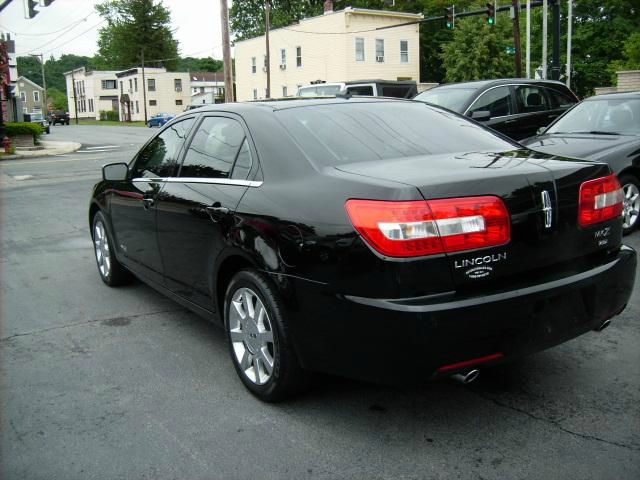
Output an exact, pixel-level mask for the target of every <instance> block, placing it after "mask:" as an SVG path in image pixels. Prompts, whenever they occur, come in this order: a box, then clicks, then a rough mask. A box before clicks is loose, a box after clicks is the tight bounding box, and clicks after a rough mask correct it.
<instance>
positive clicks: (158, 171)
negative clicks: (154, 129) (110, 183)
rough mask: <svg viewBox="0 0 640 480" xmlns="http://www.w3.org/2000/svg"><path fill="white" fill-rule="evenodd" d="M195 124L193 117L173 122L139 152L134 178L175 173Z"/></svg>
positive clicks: (133, 173) (132, 172)
mask: <svg viewBox="0 0 640 480" xmlns="http://www.w3.org/2000/svg"><path fill="white" fill-rule="evenodd" d="M192 124H193V118H187V119H185V120H182V121H179V122H175V123H172V124H171V126H169V127H167V128H166V129H165V130H163V131H162V132H161V133H160V134H159V135H158V136H156V137H155V138H154V139H153V140H151V142H150V143H149V144H148V145H147V146H146V147H145V148H144V149H143V150H142V151H141V152H140V153H139V154H138V157H137V158H136V161H135V163H134V165H133V168H132V170H131V175H132V178H154V177H161V178H162V177H170V176H172V175H174V173H175V167H176V165H177V161H178V155H179V153H180V150H181V149H182V145H183V144H184V140H185V138H186V137H187V134H188V133H189V129H190V128H191V125H192Z"/></svg>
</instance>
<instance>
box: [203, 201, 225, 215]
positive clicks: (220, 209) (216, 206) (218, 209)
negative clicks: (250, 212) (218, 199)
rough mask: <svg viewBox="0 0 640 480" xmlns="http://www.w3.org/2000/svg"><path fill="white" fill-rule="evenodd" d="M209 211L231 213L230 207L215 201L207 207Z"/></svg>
mask: <svg viewBox="0 0 640 480" xmlns="http://www.w3.org/2000/svg"><path fill="white" fill-rule="evenodd" d="M207 212H209V213H222V214H226V213H229V209H228V208H227V207H223V206H222V205H220V204H219V203H217V204H215V203H214V204H213V205H212V206H211V207H207Z"/></svg>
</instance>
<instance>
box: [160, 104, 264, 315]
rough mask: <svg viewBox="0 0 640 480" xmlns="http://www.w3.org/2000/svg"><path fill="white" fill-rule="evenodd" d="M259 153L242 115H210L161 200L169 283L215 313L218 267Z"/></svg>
mask: <svg viewBox="0 0 640 480" xmlns="http://www.w3.org/2000/svg"><path fill="white" fill-rule="evenodd" d="M253 158H255V153H254V151H253V147H252V146H251V145H250V143H249V141H248V139H247V135H246V130H245V127H244V126H243V124H242V123H241V122H240V121H239V119H236V118H232V117H225V116H213V115H212V116H206V117H204V118H203V120H202V122H201V123H200V125H199V126H198V127H197V129H196V131H195V133H194V134H193V136H192V140H191V143H190V145H189V146H188V148H187V149H186V152H185V155H184V160H183V162H182V166H181V168H180V172H179V174H178V176H177V177H175V178H171V179H169V181H167V182H166V184H165V187H164V189H163V190H162V192H161V194H160V196H159V198H158V204H157V208H158V242H159V244H160V251H161V254H162V259H163V262H164V266H165V281H166V285H167V287H168V288H169V289H170V290H172V291H173V292H175V293H177V294H178V295H180V296H182V297H183V298H185V299H187V300H189V301H191V302H193V303H195V304H197V305H199V306H200V307H202V308H205V309H207V310H210V311H215V296H214V295H215V268H214V265H215V264H216V259H217V257H218V255H220V253H221V252H222V251H223V250H224V248H225V246H226V245H227V243H228V241H229V235H230V232H231V231H232V229H233V226H234V222H235V221H236V220H235V217H234V211H235V209H236V207H237V206H238V204H239V203H240V199H241V198H242V196H243V195H244V193H245V191H246V190H247V188H249V185H252V184H253V182H249V181H248V180H247V179H248V178H249V176H250V173H251V172H252V171H253V170H252V165H253Z"/></svg>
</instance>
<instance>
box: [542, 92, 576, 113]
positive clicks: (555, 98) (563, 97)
mask: <svg viewBox="0 0 640 480" xmlns="http://www.w3.org/2000/svg"><path fill="white" fill-rule="evenodd" d="M547 93H548V94H549V97H550V98H551V107H552V108H569V107H573V106H574V105H575V104H576V103H578V101H577V100H576V99H575V98H573V97H571V96H569V95H568V94H566V93H562V92H559V91H558V90H555V89H553V88H547Z"/></svg>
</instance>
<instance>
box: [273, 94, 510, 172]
mask: <svg viewBox="0 0 640 480" xmlns="http://www.w3.org/2000/svg"><path fill="white" fill-rule="evenodd" d="M276 115H278V118H280V120H281V121H282V123H283V124H284V127H285V129H286V131H287V132H289V134H290V135H291V137H292V139H293V140H294V141H295V142H297V144H298V145H299V147H300V149H301V150H303V151H304V152H305V153H306V154H307V155H308V157H309V158H310V159H311V160H312V161H313V162H314V163H317V164H319V165H340V164H343V163H350V162H362V161H368V160H378V159H388V158H401V157H412V156H418V155H437V154H449V153H453V152H468V151H478V150H491V151H505V150H512V149H513V148H514V145H512V144H510V143H508V142H506V141H504V140H501V139H500V138H498V137H496V136H495V135H494V134H492V133H490V132H488V131H487V130H485V129H484V128H482V127H480V126H477V125H475V124H473V123H471V122H469V121H468V120H466V119H464V118H462V117H460V116H458V115H455V114H453V113H450V112H446V111H444V110H440V109H436V108H433V107H430V106H428V105H424V104H422V103H419V102H379V103H378V102H376V103H373V102H372V103H351V104H333V105H314V106H308V107H298V108H289V109H285V110H280V111H277V112H276ZM426 161H428V159H427V160H426Z"/></svg>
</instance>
